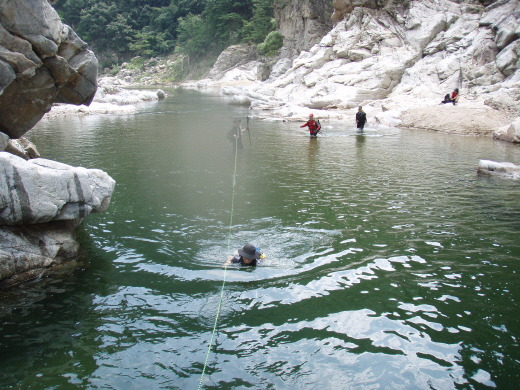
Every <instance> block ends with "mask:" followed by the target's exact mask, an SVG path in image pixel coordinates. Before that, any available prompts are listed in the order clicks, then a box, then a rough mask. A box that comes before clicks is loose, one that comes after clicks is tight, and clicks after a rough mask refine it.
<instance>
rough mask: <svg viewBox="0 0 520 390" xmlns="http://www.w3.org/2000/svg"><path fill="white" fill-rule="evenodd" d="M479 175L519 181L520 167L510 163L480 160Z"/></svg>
mask: <svg viewBox="0 0 520 390" xmlns="http://www.w3.org/2000/svg"><path fill="white" fill-rule="evenodd" d="M478 173H480V174H483V175H493V176H500V177H503V178H506V179H515V180H519V179H520V166H519V165H516V164H513V163H509V162H496V161H490V160H480V161H479V164H478Z"/></svg>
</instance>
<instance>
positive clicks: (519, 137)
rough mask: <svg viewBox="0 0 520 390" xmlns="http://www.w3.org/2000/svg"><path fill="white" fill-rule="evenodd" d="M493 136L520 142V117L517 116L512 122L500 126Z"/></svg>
mask: <svg viewBox="0 0 520 390" xmlns="http://www.w3.org/2000/svg"><path fill="white" fill-rule="evenodd" d="M493 138H495V139H498V140H501V141H507V142H512V143H515V144H519V143H520V118H516V120H514V121H513V122H512V123H511V124H509V125H507V126H503V127H500V128H499V129H498V130H496V131H495V133H494V134H493Z"/></svg>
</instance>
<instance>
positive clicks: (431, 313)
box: [0, 89, 520, 389]
mask: <svg viewBox="0 0 520 390" xmlns="http://www.w3.org/2000/svg"><path fill="white" fill-rule="evenodd" d="M166 92H167V93H168V95H169V96H168V97H167V98H166V99H165V100H162V101H157V102H153V103H145V104H142V105H140V106H138V112H137V113H135V114H130V115H128V114H122V115H90V116H74V117H71V116H66V117H54V118H47V119H45V118H44V120H42V121H41V122H40V123H39V124H38V125H37V126H36V127H35V128H34V129H33V130H31V132H29V133H28V134H27V137H28V138H29V139H30V140H31V141H32V142H33V143H34V144H36V145H38V148H39V151H40V153H41V155H42V157H45V158H49V159H54V160H57V161H60V162H63V163H66V164H70V165H72V166H77V165H81V166H84V167H87V168H90V167H102V169H103V170H104V171H106V172H107V173H108V174H109V175H110V176H111V177H112V178H113V179H114V180H115V181H116V182H117V186H116V191H115V192H114V194H113V197H112V201H111V205H110V207H109V208H108V210H107V211H105V212H104V213H101V214H95V215H91V216H90V217H89V218H88V219H86V220H85V222H84V223H83V224H82V226H81V227H80V231H79V235H80V242H81V247H82V249H83V255H82V265H81V267H80V268H78V269H77V270H76V271H75V272H73V274H72V275H70V274H67V276H65V277H63V278H60V277H58V276H55V277H54V278H48V279H47V280H43V281H38V282H36V283H29V284H27V285H26V286H25V287H24V291H23V292H21V291H17V292H6V293H3V294H2V298H1V299H2V307H3V308H4V310H2V322H1V325H0V344H1V345H2V359H1V361H2V373H1V375H0V387H2V388H24V389H40V388H53V389H66V388H78V389H93V388H104V389H139V388H154V389H176V388H179V389H186V388H196V387H197V386H198V385H199V381H200V379H201V373H202V371H203V369H204V364H205V360H206V353H207V348H208V344H209V342H210V339H211V337H212V329H213V325H214V321H215V316H216V312H217V308H218V306H219V302H220V301H221V300H222V308H221V312H220V316H219V319H218V324H217V327H216V332H215V334H214V346H213V348H212V349H211V351H210V353H209V358H208V360H207V368H206V374H205V376H204V379H203V381H202V386H203V388H207V389H211V388H215V389H216V388H219V389H235V388H266V389H267V388H273V389H274V388H276V389H282V388H288V389H289V388H292V389H294V388H307V389H310V388H318V387H319V388H330V389H331V388H344V387H345V386H347V385H348V388H363V389H364V388H386V389H390V388H392V389H431V388H434V389H456V388H471V389H483V388H510V385H511V384H512V383H517V382H518V380H519V379H520V378H519V374H518V366H519V360H520V354H519V352H518V351H519V349H518V337H520V325H519V322H518V310H519V307H518V300H519V297H520V289H519V283H518V273H519V272H520V264H519V263H518V259H519V258H520V243H519V242H518V236H519V231H520V224H519V221H520V218H519V217H520V205H519V203H518V202H517V199H518V197H519V195H520V186H519V184H518V181H515V180H507V179H503V178H499V177H493V176H481V175H478V174H477V166H478V162H479V160H480V159H483V158H486V159H490V160H494V161H512V162H516V163H519V162H520V149H518V147H516V146H515V145H513V144H510V143H504V142H499V141H493V140H492V139H490V138H487V137H472V136H471V137H461V136H453V135H446V134H441V133H435V132H426V131H413V130H403V129H398V128H393V127H384V126H378V125H375V124H371V123H370V118H369V124H368V125H367V127H366V128H365V130H364V132H363V133H358V132H356V129H355V126H354V123H353V121H333V120H327V119H326V118H322V125H323V131H322V134H321V135H320V136H319V137H318V138H317V139H309V137H308V134H307V131H305V129H301V128H300V127H299V126H300V124H301V123H299V122H284V121H266V120H259V119H256V118H254V117H253V118H251V120H250V128H251V130H250V132H249V133H247V132H246V133H244V139H243V143H244V149H239V150H238V153H237V154H236V155H235V153H234V151H233V145H232V144H231V143H230V141H229V140H228V139H227V138H226V134H227V132H228V131H229V129H230V128H231V126H232V123H233V119H234V118H241V119H242V124H243V125H245V124H246V121H247V116H248V115H251V112H250V111H249V110H247V109H245V108H242V107H237V106H230V105H228V104H227V101H226V100H225V99H224V98H222V97H221V96H217V95H210V94H209V95H208V94H202V93H199V92H197V91H189V90H182V89H171V90H167V91H166ZM235 157H236V176H235V177H234V169H235ZM234 179H235V187H233V183H234ZM233 188H234V194H233ZM233 195H234V196H233ZM231 218H232V222H231ZM248 242H250V243H253V244H254V245H256V246H258V247H260V249H261V250H262V251H263V252H264V253H265V255H266V259H265V260H263V261H262V263H261V264H260V265H259V266H257V267H256V268H253V269H251V268H240V267H235V266H230V267H227V268H226V267H225V266H224V261H225V259H226V257H227V256H228V255H231V254H233V252H234V251H235V250H236V249H238V248H239V247H242V246H243V245H244V244H246V243H248ZM224 278H225V279H226V283H225V285H223V281H224ZM221 291H222V295H221Z"/></svg>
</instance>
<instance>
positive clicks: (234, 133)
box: [227, 119, 248, 150]
mask: <svg viewBox="0 0 520 390" xmlns="http://www.w3.org/2000/svg"><path fill="white" fill-rule="evenodd" d="M246 130H248V129H242V121H241V120H240V119H235V120H234V121H233V128H232V129H231V130H230V131H229V132H228V134H227V138H228V139H229V140H230V141H231V142H232V143H233V150H235V147H238V149H244V145H243V144H242V132H244V131H246Z"/></svg>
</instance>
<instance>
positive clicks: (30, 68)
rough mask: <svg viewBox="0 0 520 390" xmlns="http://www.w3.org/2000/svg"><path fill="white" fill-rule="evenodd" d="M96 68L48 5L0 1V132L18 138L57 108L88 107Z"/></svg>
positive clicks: (43, 1) (39, 0) (41, 0)
mask: <svg viewBox="0 0 520 390" xmlns="http://www.w3.org/2000/svg"><path fill="white" fill-rule="evenodd" d="M97 67H98V62H97V59H96V57H95V56H94V54H93V53H92V52H91V51H90V50H89V49H88V48H87V44H86V43H85V42H83V41H82V40H81V39H80V38H79V37H78V36H77V35H76V34H75V33H74V31H72V29H70V27H68V26H66V25H64V24H62V23H61V21H60V19H59V16H58V14H57V13H56V11H55V10H54V8H52V6H51V5H50V4H49V3H48V2H47V1H46V0H17V1H16V2H15V1H8V0H0V131H1V132H3V133H5V134H7V135H9V137H10V138H19V137H21V136H22V135H23V134H25V133H26V132H27V131H28V130H30V129H31V128H32V127H33V126H34V125H35V124H36V123H37V122H38V121H39V120H40V119H41V118H42V116H43V115H44V114H45V113H46V112H48V111H49V110H50V109H51V106H52V104H53V103H55V102H61V103H70V104H76V105H80V104H86V105H88V104H89V103H90V102H91V101H92V99H93V97H94V94H95V92H96V87H97V86H96V78H97Z"/></svg>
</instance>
